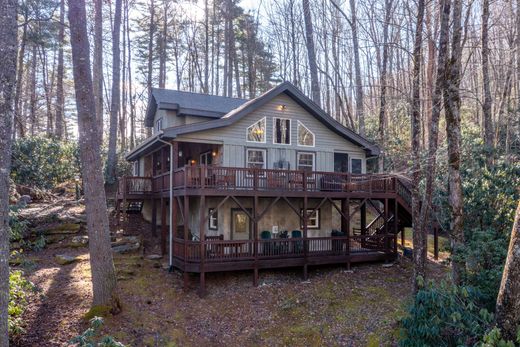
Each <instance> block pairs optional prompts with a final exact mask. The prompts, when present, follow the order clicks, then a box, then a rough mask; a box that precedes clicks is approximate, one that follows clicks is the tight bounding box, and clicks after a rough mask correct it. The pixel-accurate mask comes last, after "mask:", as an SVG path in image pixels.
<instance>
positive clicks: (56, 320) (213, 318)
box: [14, 204, 447, 346]
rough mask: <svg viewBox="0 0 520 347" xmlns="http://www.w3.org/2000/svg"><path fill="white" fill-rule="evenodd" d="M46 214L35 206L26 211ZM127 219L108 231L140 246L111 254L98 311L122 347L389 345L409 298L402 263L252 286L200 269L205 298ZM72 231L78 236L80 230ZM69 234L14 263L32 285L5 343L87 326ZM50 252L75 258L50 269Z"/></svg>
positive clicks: (82, 264) (79, 264)
mask: <svg viewBox="0 0 520 347" xmlns="http://www.w3.org/2000/svg"><path fill="white" fill-rule="evenodd" d="M30 206H31V205H30ZM47 210H48V209H47V208H44V207H42V206H40V210H38V208H37V207H36V208H35V210H34V211H33V212H31V213H43V211H47ZM64 210H65V211H66V213H65V215H71V214H74V213H76V214H81V213H82V212H83V211H82V210H81V209H78V206H76V205H74V204H72V205H71V206H70V207H64V208H62V209H60V211H61V212H60V213H63V211H64ZM29 212H30V211H29ZM45 213H47V212H45ZM51 213H52V212H51ZM72 218H76V220H81V217H78V216H76V217H72ZM50 220H53V223H59V222H57V221H56V220H55V219H52V218H51V219H50ZM127 225H128V226H130V227H127V228H124V229H121V228H116V227H115V226H114V225H113V226H112V231H113V232H119V233H124V234H125V235H126V234H131V235H136V236H139V237H140V238H142V240H143V242H142V245H141V247H140V248H139V250H137V251H134V252H130V253H124V254H114V261H115V266H116V270H117V273H118V278H119V295H120V298H121V301H122V307H123V309H122V312H121V313H119V314H118V315H115V316H108V317H106V319H105V325H104V327H103V333H104V334H107V335H111V336H114V337H115V338H116V339H117V340H119V341H121V342H122V343H124V344H126V345H128V346H324V345H326V346H379V345H382V346H387V345H390V346H391V345H395V344H396V339H397V336H398V333H399V332H398V323H397V322H398V320H399V318H400V317H402V316H403V314H404V313H405V309H406V305H407V303H408V302H409V300H410V297H411V292H410V283H411V282H410V281H411V274H412V266H411V263H410V261H409V260H407V259H401V260H400V261H398V262H396V263H395V264H394V265H393V266H391V267H386V266H385V267H383V264H382V263H373V264H360V265H355V266H353V267H352V271H345V268H344V267H342V266H330V267H316V268H311V269H310V273H309V275H310V276H309V280H308V281H303V280H302V276H301V271H300V269H293V270H278V271H262V272H261V273H260V285H259V286H258V287H253V285H252V279H253V276H252V273H251V272H235V273H216V274H209V275H207V278H206V283H207V293H208V294H207V296H206V297H204V298H200V297H199V296H198V295H197V284H198V280H197V279H198V278H197V277H195V276H193V277H192V278H191V281H190V288H189V289H188V290H183V288H182V283H183V280H182V275H181V274H180V273H179V272H177V271H176V272H174V273H169V272H168V271H167V269H166V264H165V262H166V259H156V260H149V259H147V255H150V254H157V253H158V242H157V241H156V239H154V238H153V237H152V236H151V233H150V225H149V224H147V223H146V222H144V221H143V220H142V219H141V218H140V217H139V216H138V215H130V220H129V223H128V224H127ZM39 227H40V228H41V227H42V226H41V225H40V226H39ZM53 228H54V229H56V225H54V226H53ZM74 235H75V236H79V235H86V233H85V231H84V227H81V228H80V230H79V231H78V233H75V234H74ZM70 237H71V236H70V235H69V236H67V237H66V238H64V239H60V240H59V241H56V242H54V243H52V244H49V245H48V246H47V247H45V248H44V249H42V250H40V251H27V252H25V256H24V261H23V262H22V264H21V265H20V266H21V267H23V268H24V271H25V274H26V276H27V277H28V279H29V280H30V281H32V282H33V283H34V284H35V286H36V288H37V291H36V292H35V293H34V294H33V295H31V297H30V299H29V305H28V308H27V309H26V311H25V313H24V315H23V319H24V321H25V329H26V333H24V334H22V335H21V336H19V337H18V338H17V339H16V341H15V344H14V345H15V346H16V345H17V346H63V345H67V342H68V341H69V340H70V339H71V338H72V337H74V336H76V335H78V334H80V333H81V332H83V331H84V330H85V329H86V328H88V323H87V320H86V319H85V314H86V313H87V312H88V310H89V308H90V305H91V300H92V292H91V275H90V266H89V255H88V248H87V247H77V245H76V247H71V243H70V240H69V238H70ZM57 254H62V255H63V254H64V255H69V256H74V257H77V258H76V259H75V261H74V262H73V263H71V264H68V265H60V264H58V263H57V261H56V258H55V256H56V255H57ZM428 266H429V269H430V274H431V276H432V277H433V278H434V279H440V278H443V277H445V275H446V271H447V269H446V267H445V266H444V265H442V264H441V263H439V262H434V261H430V262H429V264H428Z"/></svg>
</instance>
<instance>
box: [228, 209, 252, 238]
mask: <svg viewBox="0 0 520 347" xmlns="http://www.w3.org/2000/svg"><path fill="white" fill-rule="evenodd" d="M231 239H232V240H250V239H251V221H250V220H249V217H248V215H247V214H246V213H245V212H244V211H242V210H240V209H231Z"/></svg>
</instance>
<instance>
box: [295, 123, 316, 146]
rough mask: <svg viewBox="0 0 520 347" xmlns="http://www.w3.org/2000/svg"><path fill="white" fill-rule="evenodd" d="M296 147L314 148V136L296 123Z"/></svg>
mask: <svg viewBox="0 0 520 347" xmlns="http://www.w3.org/2000/svg"><path fill="white" fill-rule="evenodd" d="M298 146H308V147H314V134H313V133H312V131H310V130H309V129H308V128H307V127H306V126H305V125H303V123H302V122H300V121H298Z"/></svg>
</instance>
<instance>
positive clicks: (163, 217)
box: [161, 198, 168, 256]
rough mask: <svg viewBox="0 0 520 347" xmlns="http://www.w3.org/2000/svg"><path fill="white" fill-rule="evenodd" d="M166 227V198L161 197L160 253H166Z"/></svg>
mask: <svg viewBox="0 0 520 347" xmlns="http://www.w3.org/2000/svg"><path fill="white" fill-rule="evenodd" d="M167 233H168V228H167V226H166V199H165V198H161V254H162V255H163V256H164V255H165V254H166V234H167Z"/></svg>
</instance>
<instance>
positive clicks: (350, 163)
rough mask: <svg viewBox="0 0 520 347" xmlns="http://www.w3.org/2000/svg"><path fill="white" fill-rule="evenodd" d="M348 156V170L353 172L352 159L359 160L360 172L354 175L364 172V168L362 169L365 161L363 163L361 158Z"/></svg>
mask: <svg viewBox="0 0 520 347" xmlns="http://www.w3.org/2000/svg"><path fill="white" fill-rule="evenodd" d="M349 157H350V159H349V163H348V165H349V168H348V172H349V173H352V174H354V173H353V172H352V160H361V173H359V174H354V175H361V174H364V173H365V170H364V166H365V163H364V161H363V158H359V157H352V156H351V155H349Z"/></svg>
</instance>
